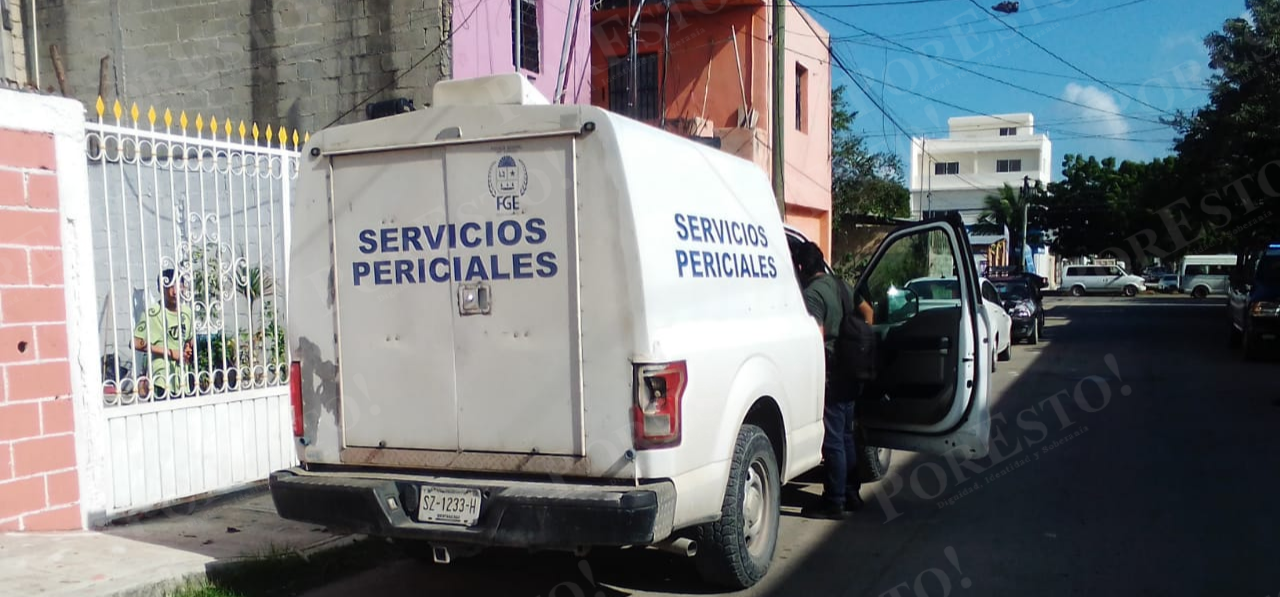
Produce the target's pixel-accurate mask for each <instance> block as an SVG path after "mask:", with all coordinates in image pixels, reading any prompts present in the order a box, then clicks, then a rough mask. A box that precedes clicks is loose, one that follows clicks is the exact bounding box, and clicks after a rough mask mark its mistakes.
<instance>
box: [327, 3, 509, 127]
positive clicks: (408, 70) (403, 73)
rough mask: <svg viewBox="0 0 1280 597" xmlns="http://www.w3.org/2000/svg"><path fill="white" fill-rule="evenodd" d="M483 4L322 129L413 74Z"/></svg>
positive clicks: (448, 40) (451, 38) (478, 4)
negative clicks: (434, 45) (402, 68)
mask: <svg viewBox="0 0 1280 597" xmlns="http://www.w3.org/2000/svg"><path fill="white" fill-rule="evenodd" d="M483 4H484V2H483V1H478V2H476V5H475V6H474V7H472V8H471V12H469V13H467V16H466V17H465V18H463V19H462V22H461V23H458V24H457V25H456V26H454V27H453V29H452V30H451V31H449V34H448V35H446V36H443V37H442V38H441V39H440V43H438V44H436V47H434V48H431V50H429V51H428V52H427V53H426V54H425V55H423V56H422V58H419V59H418V61H417V62H414V63H413V64H411V65H409V68H406V69H404V70H402V71H400V73H399V74H397V75H396V76H395V77H394V78H392V79H391V81H390V82H388V83H387V84H386V85H383V86H382V87H379V88H378V89H376V90H375V91H374V92H373V93H370V94H369V95H367V96H365V98H364V99H362V100H360V101H358V102H356V105H354V106H352V107H351V109H350V110H347V111H346V112H343V113H342V114H339V115H338V117H337V118H334V119H333V122H330V123H329V124H326V125H325V126H324V128H329V127H331V126H333V125H335V124H337V123H338V121H340V120H342V119H343V118H346V117H347V116H348V115H349V114H351V113H352V112H355V111H356V110H359V109H360V106H363V105H364V104H365V103H367V102H368V101H369V100H371V99H373V98H375V97H378V94H379V93H382V92H383V91H386V90H388V89H390V88H391V87H393V86H395V85H396V84H397V83H399V82H400V81H401V80H403V79H404V78H405V77H406V76H407V75H408V74H409V73H411V72H413V69H415V68H418V67H419V66H421V65H422V63H423V62H426V61H427V59H428V58H430V57H431V55H432V54H435V53H436V52H439V51H440V49H441V48H443V47H444V46H445V45H446V44H448V43H450V42H452V41H453V32H454V31H459V30H461V29H462V28H463V27H465V26H466V24H467V22H468V21H470V20H471V17H473V16H475V14H476V12H477V11H478V10H480V6H481V5H483Z"/></svg>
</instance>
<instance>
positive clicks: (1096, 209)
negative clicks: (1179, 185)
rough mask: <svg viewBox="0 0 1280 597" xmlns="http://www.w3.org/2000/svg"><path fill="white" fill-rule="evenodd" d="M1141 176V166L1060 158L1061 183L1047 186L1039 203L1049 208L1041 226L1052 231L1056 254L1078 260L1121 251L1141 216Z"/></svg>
mask: <svg viewBox="0 0 1280 597" xmlns="http://www.w3.org/2000/svg"><path fill="white" fill-rule="evenodd" d="M1145 173H1146V165H1145V164H1143V163H1141V162H1130V161H1124V162H1119V163H1117V161H1116V159H1115V158H1103V159H1101V160H1099V159H1098V158H1096V157H1093V156H1090V157H1089V158H1087V159H1086V158H1085V157H1084V156H1081V155H1076V154H1067V155H1065V156H1063V158H1062V179H1061V180H1058V181H1055V182H1052V183H1049V189H1048V191H1049V192H1048V195H1047V196H1046V197H1044V199H1043V200H1042V202H1043V204H1044V205H1045V206H1046V207H1047V208H1048V209H1047V210H1046V214H1045V216H1044V220H1043V223H1044V225H1045V227H1046V228H1048V229H1050V230H1052V231H1053V234H1054V240H1053V241H1052V242H1051V243H1050V246H1051V247H1052V248H1053V250H1054V252H1055V253H1058V254H1060V255H1063V256H1065V257H1078V256H1081V255H1094V254H1098V253H1101V252H1103V251H1105V250H1106V249H1108V248H1113V247H1121V246H1123V245H1124V244H1125V241H1124V239H1125V237H1126V236H1127V235H1129V234H1131V229H1132V223H1133V222H1135V221H1136V218H1135V217H1134V216H1135V214H1137V213H1138V212H1139V210H1140V205H1141V203H1142V201H1141V199H1140V198H1139V193H1140V191H1141V189H1142V188H1143V182H1144V180H1145V179H1144V176H1145ZM1170 199H1171V198H1170ZM1167 201H1168V200H1166V202H1167Z"/></svg>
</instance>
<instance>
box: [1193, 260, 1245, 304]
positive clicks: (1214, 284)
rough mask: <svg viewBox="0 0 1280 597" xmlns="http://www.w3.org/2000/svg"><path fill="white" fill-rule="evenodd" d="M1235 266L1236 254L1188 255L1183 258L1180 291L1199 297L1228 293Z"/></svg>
mask: <svg viewBox="0 0 1280 597" xmlns="http://www.w3.org/2000/svg"><path fill="white" fill-rule="evenodd" d="M1235 266H1236V256H1235V255H1187V256H1186V257H1184V258H1183V259H1182V275H1181V276H1180V279H1181V282H1180V285H1179V291H1180V292H1182V293H1184V294H1190V295H1191V296H1192V297H1194V298H1198V299H1202V298H1205V297H1207V296H1209V295H1210V294H1226V293H1227V287H1228V286H1230V284H1231V281H1230V278H1231V271H1232V270H1233V269H1235Z"/></svg>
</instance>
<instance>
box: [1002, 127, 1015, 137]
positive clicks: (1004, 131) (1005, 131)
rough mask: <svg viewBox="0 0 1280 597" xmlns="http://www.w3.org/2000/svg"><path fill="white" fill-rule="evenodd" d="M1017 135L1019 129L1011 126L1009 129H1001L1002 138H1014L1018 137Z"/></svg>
mask: <svg viewBox="0 0 1280 597" xmlns="http://www.w3.org/2000/svg"><path fill="white" fill-rule="evenodd" d="M1017 134H1018V128H1017V127H1013V126H1009V127H1004V128H1001V129H1000V136H1001V137H1012V136H1014V135H1017Z"/></svg>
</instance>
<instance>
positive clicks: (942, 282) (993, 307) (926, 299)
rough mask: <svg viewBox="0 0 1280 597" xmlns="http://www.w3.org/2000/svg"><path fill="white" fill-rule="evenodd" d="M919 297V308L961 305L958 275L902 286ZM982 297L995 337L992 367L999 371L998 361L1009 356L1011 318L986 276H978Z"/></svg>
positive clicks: (917, 281) (987, 320)
mask: <svg viewBox="0 0 1280 597" xmlns="http://www.w3.org/2000/svg"><path fill="white" fill-rule="evenodd" d="M903 288H904V289H906V290H909V291H911V292H913V293H914V294H915V295H916V296H918V297H919V304H920V310H921V311H925V310H929V309H938V308H955V307H956V306H958V305H959V304H960V282H959V280H957V279H955V278H932V277H931V278H917V279H914V280H911V281H910V282H907V283H906V285H905V286H904V287H903ZM979 288H980V291H981V293H980V296H981V298H982V308H983V314H984V318H983V319H984V320H985V322H986V325H987V332H988V334H989V335H990V337H992V338H994V340H993V341H992V343H991V355H992V357H993V358H992V359H991V370H992V371H995V370H996V361H997V360H999V361H1007V360H1009V358H1010V354H1009V346H1010V344H1011V340H1010V337H1011V336H1012V333H1011V331H1010V329H1011V327H1012V319H1011V318H1010V317H1009V314H1008V313H1006V312H1005V310H1004V307H1002V306H1001V305H1000V296H999V295H998V294H997V293H996V290H995V287H993V286H992V285H991V282H990V281H989V280H987V279H986V278H979Z"/></svg>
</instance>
